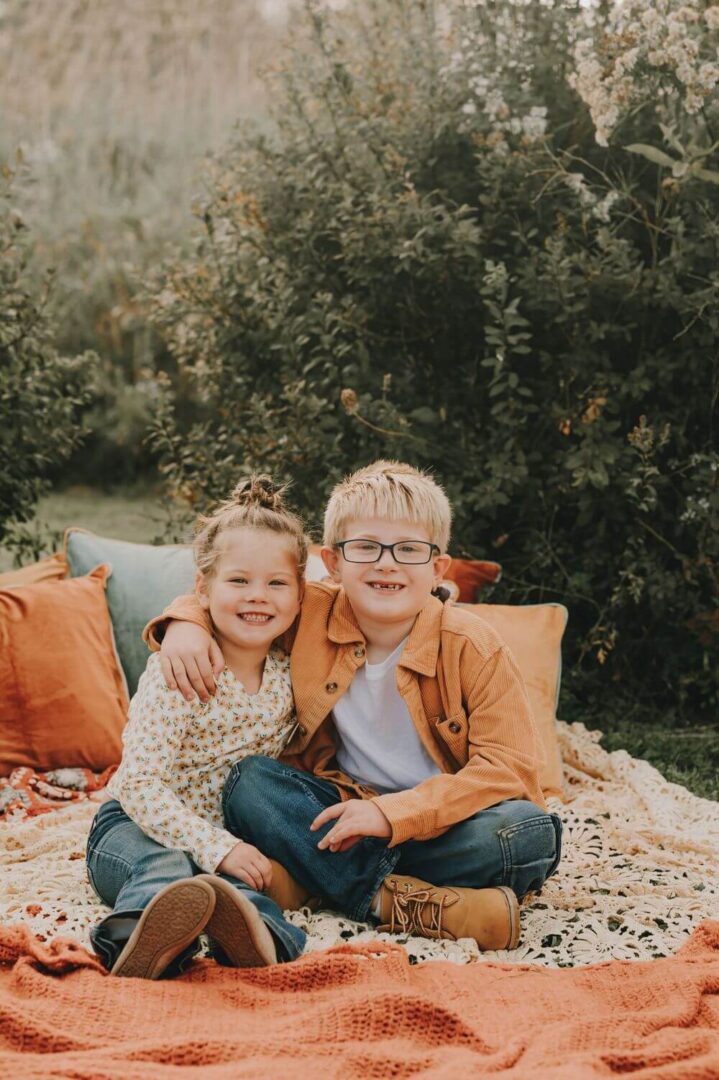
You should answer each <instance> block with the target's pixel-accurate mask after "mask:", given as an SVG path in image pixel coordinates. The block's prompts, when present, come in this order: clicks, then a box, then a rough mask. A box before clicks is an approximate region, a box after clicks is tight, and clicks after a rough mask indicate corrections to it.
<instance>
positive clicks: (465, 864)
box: [223, 756, 561, 948]
mask: <svg viewBox="0 0 719 1080" xmlns="http://www.w3.org/2000/svg"><path fill="white" fill-rule="evenodd" d="M338 801H339V793H338V790H337V788H336V787H335V785H334V784H331V783H329V782H328V781H326V780H322V779H320V778H318V777H315V776H312V775H310V774H309V773H305V772H302V771H300V770H298V769H293V768H290V767H289V766H287V765H283V764H281V763H280V762H278V761H275V760H272V759H270V758H265V757H260V756H256V757H248V758H245V760H244V761H242V762H239V763H238V764H237V765H235V766H234V767H233V768H232V770H231V771H230V773H229V775H228V777H227V782H226V784H225V789H224V796H223V811H224V815H225V824H226V826H227V828H228V829H230V830H231V831H232V832H234V833H235V835H237V836H240V837H242V839H244V840H246V841H248V842H249V843H252V844H254V845H256V847H258V848H259V850H260V851H262V852H263V853H264V854H265V855H266V856H267V857H268V858H271V859H276V860H277V861H278V862H280V863H281V864H282V865H283V866H285V868H286V869H287V870H288V871H289V873H290V874H291V875H292V876H293V877H294V878H296V880H297V881H299V882H300V883H301V884H302V885H304V886H305V888H306V889H307V890H308V892H309V893H310V894H311V895H320V896H322V897H324V898H325V899H326V900H327V901H329V902H330V903H331V905H332V906H333V907H335V908H337V909H338V910H339V911H342V912H343V913H344V914H346V915H348V916H350V917H351V918H353V919H357V920H358V921H362V922H363V921H366V920H367V919H368V917H370V916H371V915H372V914H376V915H377V916H378V917H379V918H380V920H381V921H382V922H386V923H388V924H389V925H390V927H391V928H393V929H394V928H396V929H399V930H402V931H405V932H407V931H410V932H411V931H414V932H416V933H423V932H424V931H426V934H425V936H434V937H439V936H455V937H456V936H472V937H475V939H476V940H477V941H478V942H479V944H480V945H482V947H484V948H501V947H505V946H504V945H503V944H497V941H500V940H505V939H506V940H508V941H511V943H512V945H516V944H517V940H518V912H517V904H516V897H519V898H521V897H522V896H524V895H525V893H527V892H530V891H537V890H538V889H540V888H541V886H542V884H543V882H544V881H545V880H546V878H547V877H549V875H550V874H552V873H554V871H555V869H556V867H557V865H558V863H559V858H560V851H561V822H560V820H559V818H558V817H557V815H555V814H547V813H545V812H544V811H543V810H541V809H540V807H538V806H535V804H534V803H530V802H526V801H523V800H519V799H515V800H509V801H507V802H504V803H499V804H497V805H496V806H493V807H490V808H488V809H487V810H483V811H481V812H480V813H478V814H475V815H474V816H473V817H472V818H469V819H467V820H466V821H463V822H459V823H458V824H457V825H455V826H453V827H452V828H450V829H448V830H447V832H445V833H444V834H443V835H442V836H439V837H437V838H436V839H434V840H425V841H418V840H412V841H407V842H406V843H404V844H399V845H397V847H395V848H388V847H387V846H386V842H385V841H384V840H381V839H378V838H376V837H365V838H364V839H362V840H360V841H358V842H357V843H356V844H355V845H354V846H353V847H351V848H349V849H348V850H346V851H342V852H331V851H320V850H319V849H318V847H317V843H318V841H319V840H320V838H321V837H322V836H323V835H324V834H325V833H326V832H327V831H329V829H330V828H331V827H332V824H333V823H332V822H330V823H328V825H327V826H326V827H325V829H324V830H319V831H317V832H311V831H310V825H311V823H312V822H313V821H314V819H315V818H316V817H317V815H318V814H319V813H320V812H321V811H322V810H324V809H325V808H326V807H328V806H332V805H333V804H334V803H337V802H338ZM413 879H419V880H418V881H417V880H413ZM427 883H431V884H432V886H437V888H435V889H430V892H431V896H430V895H428V887H427ZM441 887H445V888H441ZM480 890H481V891H480ZM510 890H511V893H510ZM426 901H429V907H431V908H432V911H431V913H429V915H428V913H427V911H426V910H425V908H424V907H423V905H425V902H426ZM425 906H426V905H425ZM437 908H439V923H440V924H439V925H438V922H437V918H438V913H437ZM450 908H453V909H454V910H453V911H452V912H450ZM442 919H444V926H442V925H441V924H442ZM452 925H453V926H454V928H455V930H456V931H457V932H456V933H454V934H452V933H451V930H450V932H449V934H445V933H444V932H443V929H444V930H447V929H449V927H450V926H452Z"/></svg>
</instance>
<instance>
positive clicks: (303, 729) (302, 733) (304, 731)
mask: <svg viewBox="0 0 719 1080" xmlns="http://www.w3.org/2000/svg"><path fill="white" fill-rule="evenodd" d="M297 734H298V735H300V736H301V737H302V738H303V739H304V737H305V735H306V734H307V728H306V727H305V725H304V724H298V725H297Z"/></svg>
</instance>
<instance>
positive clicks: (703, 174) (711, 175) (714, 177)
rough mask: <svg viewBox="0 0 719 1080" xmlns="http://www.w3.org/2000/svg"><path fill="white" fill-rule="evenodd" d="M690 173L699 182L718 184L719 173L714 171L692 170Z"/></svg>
mask: <svg viewBox="0 0 719 1080" xmlns="http://www.w3.org/2000/svg"><path fill="white" fill-rule="evenodd" d="M692 172H693V173H694V175H695V176H698V177H699V179H700V180H708V181H709V183H710V184H719V172H717V171H716V169H692Z"/></svg>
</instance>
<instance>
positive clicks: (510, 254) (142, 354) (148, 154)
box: [0, 0, 719, 726]
mask: <svg viewBox="0 0 719 1080" xmlns="http://www.w3.org/2000/svg"><path fill="white" fill-rule="evenodd" d="M332 7H335V8H339V10H336V11H333V10H330V5H326V4H319V3H308V4H305V5H303V8H304V10H303V12H302V13H301V15H300V18H299V21H297V22H295V23H292V24H291V26H292V33H291V35H290V46H289V48H288V50H287V51H286V52H285V53H283V58H282V61H281V63H280V62H277V63H275V64H274V67H273V70H272V71H271V72H270V73H269V82H268V84H267V90H263V89H261V88H260V83H259V82H258V81H257V80H256V76H255V70H256V68H255V61H256V60H257V58H262V57H269V56H272V57H273V58H276V56H277V55H278V53H277V40H278V34H279V31H278V29H277V26H276V25H275V24H274V23H271V22H268V21H267V19H266V18H265V19H264V20H263V18H262V15H261V12H260V13H259V14H258V10H259V9H258V8H257V7H256V6H255V5H251V4H245V5H238V4H235V5H232V4H229V3H222V2H221V0H207V2H206V3H203V4H197V5H189V4H187V5H186V4H184V3H178V4H171V3H169V2H168V3H165V0H162V2H160V3H158V4H157V5H154V6H153V9H152V12H151V13H149V14H148V12H147V10H146V7H145V6H144V5H139V4H137V5H134V4H130V5H126V6H125V7H124V8H122V9H119V8H112V7H111V6H110V5H109V4H108V5H105V4H99V5H96V6H91V8H90V9H86V8H85V6H84V5H79V4H75V5H73V4H71V3H69V2H68V4H67V8H66V16H67V21H66V23H65V24H64V25H65V31H66V32H67V33H68V34H70V35H71V36H72V35H73V34H75V35H76V41H75V44H76V46H77V48H76V49H75V51H74V52H73V56H76V57H78V58H84V60H82V63H84V64H85V69H84V71H81V70H80V69H79V68H78V64H79V63H80V62H81V61H80V60H79V59H76V60H75V61H74V66H73V64H69V63H68V62H67V58H66V59H65V61H64V62H62V63H60V64H59V66H58V70H57V72H56V73H55V74H54V75H53V85H54V86H55V91H54V93H57V94H58V98H57V103H56V104H57V108H48V112H47V116H46V119H45V129H46V130H47V131H48V132H49V134H48V136H47V138H48V139H49V142H47V141H46V142H43V140H42V139H41V138H37V139H33V141H32V142H29V141H28V140H27V131H28V130H30V124H29V116H30V113H29V112H27V111H26V113H25V114H22V112H21V106H23V101H24V106H25V107H26V110H28V109H30V102H28V101H26V100H24V99H21V95H19V96H18V99H17V102H15V103H14V106H13V109H14V111H13V115H17V116H18V117H19V120H18V127H17V128H16V129H15V130H13V131H9V130H6V132H5V134H4V136H3V138H4V142H2V143H1V144H0V145H1V146H2V151H3V154H4V155H5V156H6V158H7V159H8V160H10V159H11V153H10V151H11V150H12V155H16V151H17V147H18V136H19V133H20V132H25V136H24V138H25V143H24V144H22V139H20V143H21V144H22V145H20V151H21V153H20V159H21V161H22V162H24V163H26V164H27V165H28V166H29V168H30V175H31V176H33V177H35V178H36V179H34V180H32V182H29V183H27V182H23V184H22V188H21V192H20V195H21V197H20V200H19V204H20V206H21V209H22V212H23V214H24V215H25V217H27V218H28V219H29V220H30V221H31V224H32V226H33V229H34V230H35V235H36V236H37V237H38V238H39V240H38V243H37V245H36V257H37V258H38V260H39V261H40V264H48V263H56V264H59V265H60V266H61V268H62V274H61V275H58V277H59V283H58V288H57V289H56V292H55V298H54V300H53V301H52V304H53V307H52V311H53V317H54V318H55V321H56V326H57V334H58V341H59V344H60V346H61V347H62V348H63V349H64V350H65V351H66V352H68V353H69V354H72V353H77V352H80V351H81V350H82V349H84V348H85V347H87V346H88V345H92V346H93V347H96V348H97V350H98V353H99V354H100V356H101V363H100V366H99V369H98V370H99V374H98V375H96V376H95V378H94V383H93V393H94V406H93V409H94V412H90V413H86V422H89V423H90V424H94V425H95V434H94V435H93V436H92V439H93V440H94V441H93V442H92V443H90V444H89V447H90V449H89V451H87V450H86V452H85V453H84V455H83V456H81V457H77V456H76V457H75V459H74V463H73V469H74V470H75V472H74V474H71V475H74V476H76V477H77V476H78V475H79V476H81V477H84V478H86V479H91V480H92V479H97V478H98V476H100V475H102V476H103V477H107V476H108V475H112V476H114V477H115V478H117V479H129V478H133V477H136V476H137V475H142V474H143V472H144V471H146V470H147V469H148V468H149V467H151V466H152V464H153V462H155V461H156V462H158V463H159V465H160V468H161V474H162V476H163V478H164V482H165V484H166V490H167V492H168V493H169V495H170V497H171V499H172V502H173V506H174V509H175V525H174V531H175V533H177V532H180V531H181V530H182V528H183V526H184V524H185V522H186V521H187V520H189V518H190V517H191V516H192V515H193V514H194V513H195V512H196V511H197V510H198V509H202V508H203V507H204V506H205V505H207V503H208V502H210V501H212V500H213V499H215V498H216V497H217V496H218V495H220V494H224V493H225V491H226V490H227V488H228V487H230V486H231V485H232V483H233V482H234V479H235V478H236V476H237V473H238V472H239V471H241V470H243V469H246V468H268V469H270V470H271V471H272V472H273V473H275V474H276V475H278V476H286V477H291V478H292V479H293V481H294V495H295V499H296V501H297V503H298V504H299V506H300V509H302V510H303V511H304V512H305V514H306V515H307V516H308V517H309V519H310V521H311V522H312V524H313V525H315V526H317V525H318V524H319V509H320V507H321V504H322V501H323V499H324V497H325V496H326V494H327V492H328V490H329V488H330V487H331V485H332V484H333V483H334V482H335V481H336V480H337V479H338V478H339V477H340V476H342V475H343V474H344V473H345V472H347V471H349V470H350V469H351V468H353V467H355V466H356V465H357V464H359V463H363V462H366V461H369V460H371V459H372V458H374V457H377V456H392V457H399V458H403V459H407V460H410V461H412V462H414V463H416V464H419V465H422V466H428V467H431V468H432V469H434V471H435V472H436V474H437V476H438V478H439V479H440V480H441V481H442V482H443V483H444V484H445V486H446V487H447V490H448V492H449V494H450V497H451V499H452V501H453V504H454V506H455V513H456V517H455V528H454V542H453V545H452V550H453V551H454V552H455V553H456V554H467V555H474V556H478V557H492V558H497V559H498V560H499V561H501V562H502V564H503V566H504V577H503V580H502V583H501V585H500V586H499V588H498V589H497V590H496V591H495V593H494V595H493V597H492V599H494V600H496V601H498V602H509V603H532V602H540V601H543V600H559V601H561V602H563V603H565V604H567V606H568V607H569V609H570V616H571V618H570V629H569V634H568V643H567V652H566V661H567V664H566V668H565V678H564V689H563V694H564V697H563V703H562V715H564V716H565V718H577V719H584V720H587V719H590V720H591V719H594V718H603V719H604V720H605V721H606V718H607V717H614V718H618V719H620V720H626V719H627V718H634V719H636V720H644V721H649V720H651V719H652V718H654V717H656V716H657V715H661V716H662V717H663V718H664V721H665V722H667V723H670V724H674V725H679V726H681V725H691V724H695V723H696V722H697V721H698V720H702V719H704V720H705V721H710V720H713V719H714V718H715V717H716V710H717V697H718V693H719V684H718V683H717V670H718V665H717V639H718V633H717V631H718V629H719V620H718V619H717V614H716V611H717V591H718V588H717V535H719V532H718V529H717V526H718V525H719V492H718V490H717V476H718V472H719V469H718V465H719V459H718V458H717V441H716V428H715V423H716V421H715V416H716V401H717V393H718V388H719V372H718V365H717V318H718V316H717V304H716V301H717V288H718V283H719V271H718V270H717V237H718V235H719V226H718V223H717V220H718V219H717V210H718V205H717V204H718V199H719V186H717V184H716V182H715V179H713V176H714V175H715V172H716V169H717V154H716V145H715V143H716V141H717V139H719V108H718V106H717V99H716V80H715V78H714V75H713V72H712V64H716V56H717V30H719V20H716V19H715V17H714V16H713V15H711V14H707V12H711V10H714V11H715V12H716V10H717V9H716V7H714V6H713V5H711V4H709V3H705V2H702V0H689V2H688V3H687V4H683V5H680V4H678V3H673V2H670V0H659V2H658V3H657V4H655V5H653V7H652V17H653V18H658V20H659V21H658V22H653V23H651V24H647V23H646V22H644V21H642V20H644V18H645V14H646V11H645V9H644V7H643V5H639V4H636V3H633V2H632V3H628V4H624V6H623V12H624V14H623V15H622V16H621V18H620V17H619V16H618V15H617V8H618V5H615V4H612V3H609V2H604V0H602V2H597V3H596V4H594V5H589V6H588V5H586V4H580V3H577V2H572V0H543V2H542V3H528V2H525V0H516V2H515V3H510V2H508V0H501V2H499V0H497V2H492V0H486V2H483V3H461V2H459V0H456V2H452V3H444V4H443V3H432V2H430V0H426V2H424V0H423V2H412V3H410V2H409V0H367V2H356V3H350V4H341V5H332ZM241 8H242V11H240V9H241ZM4 10H5V11H6V12H7V10H10V11H11V12H14V17H15V18H16V20H19V21H16V24H15V29H14V30H13V32H12V34H10V35H9V36H8V26H9V24H8V21H7V18H6V17H4V20H3V22H1V23H0V28H2V29H1V30H0V58H1V57H2V56H3V55H4V56H5V57H6V58H8V57H10V55H11V54H12V56H14V57H17V56H19V55H21V54H20V53H19V52H17V51H14V50H12V49H11V48H10V45H11V43H12V44H13V45H14V44H15V43H16V42H17V41H18V40H19V39H22V41H23V42H24V43H25V46H26V49H27V48H29V47H30V46H31V45H32V43H33V42H35V47H36V49H37V50H38V55H41V53H42V49H43V48H47V41H46V32H45V31H44V30H43V28H44V27H46V26H47V25H48V22H49V9H48V7H47V2H45V3H43V2H40V3H38V4H35V5H33V6H32V10H33V11H34V12H35V13H36V21H35V22H33V20H32V19H31V17H30V15H29V12H30V10H31V9H30V7H29V6H24V5H20V4H15V5H12V4H11V5H6V8H5V9H4ZM53 10H54V8H53ZM63 10H65V9H63ZM680 11H681V12H684V13H685V14H677V13H678V12H680ZM687 12H688V13H689V14H688V15H687V14H686V13H687ZM22 13H24V14H23V19H25V21H22V19H21V14H22ZM251 13H252V14H251ZM33 17H34V16H33ZM232 18H235V19H236V20H242V19H243V18H244V22H242V24H241V25H240V22H239V21H238V22H235V23H234V24H233V23H232V22H231V20H232ZM102 20H105V22H103V21H102ZM108 20H109V22H108ZM153 20H154V21H153ZM223 20H224V21H223ZM228 20H230V21H229V22H228ZM253 20H254V21H253ZM104 25H110V26H111V29H112V33H111V34H110V35H109V37H108V38H107V42H105V40H104V37H103V39H102V47H100V48H98V49H97V50H95V51H93V50H92V49H91V48H90V46H89V44H88V42H92V41H94V40H95V38H93V36H92V35H93V34H97V35H98V39H97V40H100V36H101V35H100V28H101V27H102V26H104ZM33 27H34V28H35V29H34V30H33ZM59 32H60V31H58V33H59ZM43 33H45V38H44V37H43ZM33 34H34V35H35V36H33ZM3 35H4V36H3ZM78 35H79V36H78ZM253 35H254V36H253ZM239 40H242V41H243V42H247V41H250V42H251V44H250V45H248V46H246V49H247V51H246V52H245V54H242V53H241V54H240V59H238V54H237V51H236V49H233V48H231V47H229V45H228V43H230V42H237V41H239ZM138 42H140V43H141V47H140V48H138V47H137V46H138ZM647 42H650V43H653V44H651V47H650V46H649V45H647ZM131 46H132V47H131ZM3 49H4V50H5V51H4V53H3ZM223 50H224V51H223ZM242 55H244V56H245V61H242V60H241V57H242ZM243 62H244V67H242V63H243ZM0 67H1V65H0ZM240 68H241V70H240ZM6 70H7V69H6ZM90 72H91V73H92V74H93V78H94V80H95V81H94V84H93V85H94V86H95V87H96V92H95V93H94V94H93V95H92V97H91V100H90V101H89V102H88V100H87V95H86V94H85V95H83V94H82V93H81V91H80V88H81V87H82V86H83V85H87V81H88V74H89V73H90ZM123 80H124V81H123ZM183 80H184V81H183ZM16 82H17V80H16ZM12 84H13V80H12V79H11V78H4V79H3V80H2V86H3V94H4V95H6V100H9V99H8V98H7V95H8V94H10V93H11V87H12ZM240 84H242V85H240ZM133 86H137V87H144V96H143V94H140V93H138V94H137V95H135V96H133V94H132V93H131V92H130V90H131V88H132V87H133ZM183 87H184V90H183ZM58 88H59V89H58ZM198 88H199V89H198ZM230 91H232V92H230ZM183 93H184V97H183ZM63 95H64V97H63ZM125 95H127V97H126V96H125ZM691 95H694V96H693V97H691ZM43 100H44V99H43ZM120 100H121V101H122V102H123V105H124V103H125V102H126V101H127V102H129V107H126V108H125V107H123V108H121V109H120V108H118V102H119V101H120ZM178 101H182V102H183V107H182V109H179V110H178V109H177V102H178ZM697 101H698V105H697ZM11 103H12V102H11ZM34 108H35V112H34V113H33V116H36V115H37V114H38V104H37V103H36V104H35V107H34ZM18 110H20V111H18ZM250 114H252V115H253V117H254V122H253V123H249V122H247V121H244V122H243V123H242V124H241V125H240V127H239V128H238V129H237V130H236V132H235V134H234V136H232V137H230V129H231V124H232V122H233V121H234V120H235V119H236V118H237V117H238V116H242V115H244V116H245V117H247V116H249V115H250ZM59 117H63V118H64V119H63V121H62V123H60V121H59V119H58V118H59ZM209 118H212V124H210V123H209ZM63 124H64V128H63ZM38 130H43V128H42V126H41V127H40V129H38ZM63 130H64V131H65V135H64V136H62V135H61V131H63ZM598 133H599V136H600V141H598V140H597V134H598ZM63 137H64V138H65V142H63ZM602 143H607V145H602ZM628 147H631V148H632V149H631V150H630V149H627V148H628ZM206 148H209V149H212V150H214V151H215V153H214V154H213V156H212V157H211V158H209V159H208V161H207V164H206V166H205V168H204V171H203V172H202V174H201V175H200V174H199V173H198V159H199V155H200V153H201V151H202V150H204V149H206ZM43 155H44V156H43ZM12 160H17V157H14V158H12ZM40 178H42V179H41V180H40ZM148 178H149V180H148ZM88 206H91V207H92V213H88ZM191 208H192V209H194V214H195V225H194V227H193V226H192V225H191V223H190V216H189V212H190V209H191ZM58 211H59V212H58ZM169 245H171V246H172V249H173V253H172V254H170V255H169V256H168V246H169ZM161 255H162V256H163V257H164V262H163V263H162V265H160V256H161ZM140 283H142V284H140ZM148 424H149V429H150V431H151V442H150V445H149V446H148V445H146V444H143V442H142V440H143V437H144V435H145V433H146V431H147V429H148ZM168 535H169V534H168Z"/></svg>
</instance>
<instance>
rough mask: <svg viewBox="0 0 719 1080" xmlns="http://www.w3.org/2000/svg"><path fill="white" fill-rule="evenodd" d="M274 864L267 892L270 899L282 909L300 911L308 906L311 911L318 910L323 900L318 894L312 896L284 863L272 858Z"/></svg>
mask: <svg viewBox="0 0 719 1080" xmlns="http://www.w3.org/2000/svg"><path fill="white" fill-rule="evenodd" d="M270 863H271V864H272V884H271V885H270V887H269V889H266V890H265V892H266V894H267V896H269V898H270V900H274V902H275V903H276V904H277V906H278V907H279V908H281V909H282V911H299V909H300V908H303V907H308V908H309V909H310V911H317V909H318V908H319V907H320V904H321V901H320V900H319V899H318V897H316V896H310V894H309V892H308V891H307V889H305V887H304V886H303V885H300V883H299V881H295V879H294V878H293V877H292V875H291V874H290V873H289V871H287V870H285V868H284V866H283V865H282V863H278V862H275V860H274V859H270Z"/></svg>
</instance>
